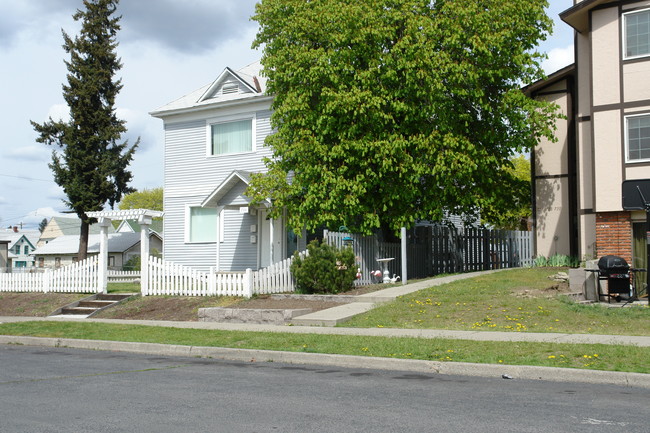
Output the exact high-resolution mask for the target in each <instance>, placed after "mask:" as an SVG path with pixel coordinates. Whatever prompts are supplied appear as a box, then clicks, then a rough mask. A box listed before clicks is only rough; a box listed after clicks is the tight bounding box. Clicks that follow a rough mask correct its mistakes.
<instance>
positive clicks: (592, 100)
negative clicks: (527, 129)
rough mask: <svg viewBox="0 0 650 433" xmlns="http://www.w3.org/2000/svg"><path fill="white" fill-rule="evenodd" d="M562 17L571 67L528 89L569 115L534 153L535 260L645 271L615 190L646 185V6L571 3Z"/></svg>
mask: <svg viewBox="0 0 650 433" xmlns="http://www.w3.org/2000/svg"><path fill="white" fill-rule="evenodd" d="M560 18H561V19H562V20H563V21H564V22H565V23H566V24H568V25H570V26H571V27H572V28H573V29H574V31H575V63H574V64H573V65H570V66H568V67H566V68H564V69H562V70H560V71H557V72H556V73H554V74H551V75H550V76H549V77H548V78H547V79H546V80H544V81H540V82H538V83H535V84H533V85H531V86H529V87H527V88H526V89H525V91H526V92H527V93H528V94H530V95H531V96H533V97H537V98H540V99H545V100H548V101H552V102H555V103H557V104H558V105H559V106H560V108H561V110H562V112H563V114H565V115H566V119H565V120H561V121H559V122H558V130H557V138H558V140H559V141H558V142H557V143H552V142H548V141H543V142H541V143H540V144H539V146H537V148H536V149H535V152H533V164H534V176H533V178H534V179H533V184H534V190H535V191H534V192H535V207H534V220H535V232H536V252H537V254H539V255H543V256H550V255H553V254H556V253H557V254H567V255H572V256H577V257H580V258H587V259H590V258H596V257H601V256H604V255H608V254H613V255H617V256H621V257H623V258H625V259H626V260H627V261H628V263H630V265H632V266H634V267H647V263H646V257H647V256H646V248H647V242H646V226H645V219H646V215H645V212H644V211H643V210H627V209H624V208H623V196H622V194H623V193H622V185H623V183H624V182H626V181H629V182H634V181H638V180H644V179H650V1H648V0H638V1H634V0H625V1H620V0H581V1H580V0H577V1H575V2H574V5H573V6H572V7H570V8H569V9H567V10H565V11H564V12H562V13H561V14H560Z"/></svg>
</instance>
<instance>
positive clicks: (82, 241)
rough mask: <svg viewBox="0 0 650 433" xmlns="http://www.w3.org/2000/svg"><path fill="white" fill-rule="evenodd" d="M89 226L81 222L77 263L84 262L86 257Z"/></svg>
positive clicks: (83, 221)
mask: <svg viewBox="0 0 650 433" xmlns="http://www.w3.org/2000/svg"><path fill="white" fill-rule="evenodd" d="M89 227H90V225H89V224H88V221H85V220H81V232H80V233H79V254H78V256H79V258H78V260H79V261H82V260H86V257H88V232H89Z"/></svg>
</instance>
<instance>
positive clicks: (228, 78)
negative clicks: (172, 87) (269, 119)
mask: <svg viewBox="0 0 650 433" xmlns="http://www.w3.org/2000/svg"><path fill="white" fill-rule="evenodd" d="M261 68H262V65H261V64H260V62H259V61H258V62H255V63H251V64H250V65H247V66H245V67H243V68H241V69H239V70H237V71H235V70H233V69H231V68H225V69H224V70H223V72H221V74H220V75H219V77H217V79H216V80H215V81H213V82H212V83H210V84H207V85H205V86H203V87H201V88H199V89H197V90H195V91H193V92H191V93H189V94H187V95H185V96H183V97H181V98H179V99H177V100H175V101H172V102H170V103H169V104H166V105H163V106H162V107H160V108H158V109H156V110H154V111H152V112H151V113H149V114H151V115H152V116H154V117H165V116H167V115H171V114H178V113H183V112H187V111H194V110H200V109H206V108H212V107H213V106H214V105H215V104H229V103H231V104H236V103H243V102H247V101H251V100H254V99H259V98H268V99H271V98H270V97H269V96H267V95H266V79H265V78H264V77H261V76H260V70H261ZM233 83H234V84H237V85H238V88H237V89H236V91H235V89H234V88H231V89H229V90H228V91H224V86H226V85H228V84H233ZM231 90H232V92H231Z"/></svg>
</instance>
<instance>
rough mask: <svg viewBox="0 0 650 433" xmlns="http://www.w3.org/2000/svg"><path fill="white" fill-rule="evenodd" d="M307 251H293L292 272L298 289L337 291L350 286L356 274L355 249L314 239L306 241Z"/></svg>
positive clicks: (311, 291) (325, 291) (299, 290)
mask: <svg viewBox="0 0 650 433" xmlns="http://www.w3.org/2000/svg"><path fill="white" fill-rule="evenodd" d="M307 251H308V252H309V254H308V255H307V256H306V257H305V258H300V255H299V254H298V252H296V253H294V255H293V262H292V263H291V273H292V274H293V276H294V278H295V281H296V290H297V291H298V292H299V293H340V292H344V291H346V290H350V289H352V287H353V285H354V280H355V278H356V274H357V268H356V265H355V258H354V252H353V251H352V249H351V248H343V249H341V250H339V249H337V248H336V247H333V246H331V245H328V244H327V243H325V242H322V243H319V242H318V241H317V240H315V241H312V242H310V243H309V245H307Z"/></svg>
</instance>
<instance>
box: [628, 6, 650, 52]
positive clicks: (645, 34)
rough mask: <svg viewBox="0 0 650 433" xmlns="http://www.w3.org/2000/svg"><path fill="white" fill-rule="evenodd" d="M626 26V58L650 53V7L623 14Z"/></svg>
mask: <svg viewBox="0 0 650 433" xmlns="http://www.w3.org/2000/svg"><path fill="white" fill-rule="evenodd" d="M623 17H624V26H625V30H624V31H625V39H624V40H625V58H626V59H630V58H634V57H642V56H647V55H650V9H644V10H640V11H636V12H629V13H626V14H624V15H623Z"/></svg>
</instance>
